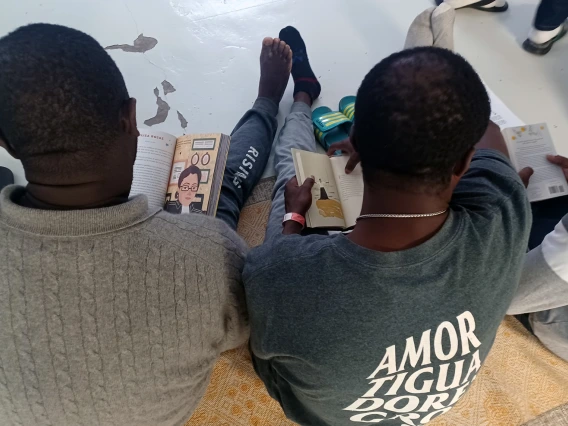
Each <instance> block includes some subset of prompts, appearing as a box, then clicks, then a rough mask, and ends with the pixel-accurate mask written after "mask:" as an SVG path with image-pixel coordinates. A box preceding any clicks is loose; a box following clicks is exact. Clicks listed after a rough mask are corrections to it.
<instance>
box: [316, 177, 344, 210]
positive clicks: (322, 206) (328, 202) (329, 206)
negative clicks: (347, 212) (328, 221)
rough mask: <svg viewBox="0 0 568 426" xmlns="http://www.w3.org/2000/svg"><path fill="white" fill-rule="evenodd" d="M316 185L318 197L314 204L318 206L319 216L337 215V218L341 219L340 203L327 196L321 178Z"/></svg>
mask: <svg viewBox="0 0 568 426" xmlns="http://www.w3.org/2000/svg"><path fill="white" fill-rule="evenodd" d="M318 186H319V191H320V197H319V200H317V201H316V206H317V208H318V211H319V214H320V216H323V217H337V218H339V219H343V210H342V209H341V203H340V202H339V201H337V200H334V199H332V198H329V196H328V195H327V191H326V189H325V186H324V183H323V182H322V180H321V179H319V185H318Z"/></svg>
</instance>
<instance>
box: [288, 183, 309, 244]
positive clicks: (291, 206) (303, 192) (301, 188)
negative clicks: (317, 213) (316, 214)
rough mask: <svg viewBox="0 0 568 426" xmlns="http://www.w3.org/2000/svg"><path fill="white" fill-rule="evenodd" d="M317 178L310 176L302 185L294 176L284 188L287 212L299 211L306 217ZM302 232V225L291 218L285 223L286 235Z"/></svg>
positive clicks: (298, 212)
mask: <svg viewBox="0 0 568 426" xmlns="http://www.w3.org/2000/svg"><path fill="white" fill-rule="evenodd" d="M314 183H315V178H314V177H313V176H310V177H309V178H307V179H306V180H305V181H304V183H303V184H302V185H298V179H297V178H296V177H295V176H294V177H293V178H292V179H290V181H289V182H288V183H287V184H286V188H285V190H284V202H285V206H286V213H297V214H299V215H301V216H303V217H306V213H307V212H308V210H309V209H310V207H311V206H312V188H313V187H314ZM300 232H302V225H300V224H299V223H298V222H295V221H292V220H289V221H287V222H285V223H284V230H283V232H282V233H283V234H284V235H290V234H299V233H300Z"/></svg>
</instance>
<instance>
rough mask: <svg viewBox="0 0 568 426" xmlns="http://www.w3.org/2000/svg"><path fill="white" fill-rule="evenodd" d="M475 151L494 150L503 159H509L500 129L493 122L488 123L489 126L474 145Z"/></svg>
mask: <svg viewBox="0 0 568 426" xmlns="http://www.w3.org/2000/svg"><path fill="white" fill-rule="evenodd" d="M475 148H476V149H494V150H496V151H499V152H500V153H501V154H503V155H504V156H505V157H507V158H509V149H508V148H507V144H506V143H505V138H504V137H503V135H502V134H501V129H500V128H499V126H498V125H497V124H495V123H494V122H493V121H490V122H489V126H488V127H487V130H486V131H485V134H484V135H483V137H482V138H481V140H480V141H479V142H477V144H476V145H475Z"/></svg>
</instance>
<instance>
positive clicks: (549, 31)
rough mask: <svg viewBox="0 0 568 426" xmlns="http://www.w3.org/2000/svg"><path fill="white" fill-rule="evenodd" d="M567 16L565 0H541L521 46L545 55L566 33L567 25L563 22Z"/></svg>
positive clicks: (567, 7) (567, 3)
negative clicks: (531, 26)
mask: <svg viewBox="0 0 568 426" xmlns="http://www.w3.org/2000/svg"><path fill="white" fill-rule="evenodd" d="M567 18H568V1H567V0H542V1H541V3H540V6H539V7H538V10H537V13H536V17H535V21H534V25H533V28H532V29H531V31H530V33H529V38H528V39H527V40H526V41H525V42H524V43H523V48H524V49H525V50H526V51H527V52H529V53H534V54H535V55H546V54H547V53H548V52H549V51H550V49H552V46H553V45H554V43H556V42H557V41H558V40H560V39H561V38H562V37H564V35H566V30H567V27H566V25H565V24H564V22H565V21H566V19H567Z"/></svg>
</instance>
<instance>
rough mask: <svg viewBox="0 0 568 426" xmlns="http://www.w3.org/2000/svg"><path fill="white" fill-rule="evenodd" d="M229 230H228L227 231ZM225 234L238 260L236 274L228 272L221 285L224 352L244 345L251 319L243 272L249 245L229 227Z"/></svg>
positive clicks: (222, 342) (222, 350) (222, 348)
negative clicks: (248, 311) (249, 317)
mask: <svg viewBox="0 0 568 426" xmlns="http://www.w3.org/2000/svg"><path fill="white" fill-rule="evenodd" d="M227 231H228V232H227ZM225 235H226V236H227V237H228V238H229V240H230V243H229V245H230V247H227V250H230V251H231V252H232V257H233V258H234V259H237V260H236V263H235V264H234V265H233V266H234V267H236V271H237V272H236V274H226V275H225V282H223V283H222V285H220V287H219V294H220V298H221V306H222V315H223V318H222V320H223V334H222V336H221V342H220V344H219V351H220V352H224V351H227V350H230V349H234V348H237V347H239V346H241V345H243V344H244V343H245V342H246V341H247V340H248V338H249V334H250V331H249V319H248V313H247V307H246V299H245V292H244V287H243V281H242V272H243V268H244V263H245V259H246V255H247V252H248V247H247V245H246V243H245V242H244V241H243V240H242V239H241V238H240V237H239V236H238V235H236V234H235V233H234V232H233V231H232V230H230V229H229V228H228V227H227V230H226V232H225Z"/></svg>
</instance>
